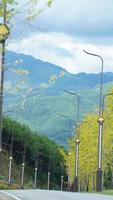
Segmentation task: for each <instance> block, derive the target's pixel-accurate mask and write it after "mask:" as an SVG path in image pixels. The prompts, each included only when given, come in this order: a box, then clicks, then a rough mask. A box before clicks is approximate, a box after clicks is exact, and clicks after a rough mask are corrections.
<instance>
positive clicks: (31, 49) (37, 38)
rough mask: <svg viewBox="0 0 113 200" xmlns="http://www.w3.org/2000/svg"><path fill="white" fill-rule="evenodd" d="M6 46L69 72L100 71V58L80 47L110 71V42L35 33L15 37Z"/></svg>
mask: <svg viewBox="0 0 113 200" xmlns="http://www.w3.org/2000/svg"><path fill="white" fill-rule="evenodd" d="M8 48H9V50H12V51H16V52H19V53H24V54H29V55H32V56H34V57H36V58H39V59H42V60H44V61H48V62H50V63H53V64H56V65H59V66H62V67H64V68H65V69H66V70H67V71H69V72H71V73H78V72H88V73H98V72H99V71H100V66H101V63H100V60H99V59H98V58H96V57H92V56H89V55H86V54H85V53H84V52H83V49H85V50H87V51H89V52H92V53H96V54H99V55H101V56H102V57H103V59H104V71H113V55H112V52H113V45H110V46H109V45H108V46H107V45H93V44H90V43H86V42H85V41H83V40H82V41H81V40H80V38H75V37H72V36H69V35H66V34H63V33H38V34H34V35H32V36H30V37H28V38H23V39H22V40H19V41H12V42H11V43H10V44H9V46H8Z"/></svg>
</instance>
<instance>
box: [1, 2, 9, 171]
mask: <svg viewBox="0 0 113 200" xmlns="http://www.w3.org/2000/svg"><path fill="white" fill-rule="evenodd" d="M1 6H2V8H3V16H2V18H3V22H2V23H1V24H0V30H1V31H0V49H1V55H0V163H1V153H2V124H3V94H4V69H5V51H6V49H5V46H6V45H5V41H6V39H7V38H8V36H9V34H10V30H9V28H8V26H7V25H6V14H7V11H6V1H3V0H2V2H1ZM0 171H1V167H0Z"/></svg>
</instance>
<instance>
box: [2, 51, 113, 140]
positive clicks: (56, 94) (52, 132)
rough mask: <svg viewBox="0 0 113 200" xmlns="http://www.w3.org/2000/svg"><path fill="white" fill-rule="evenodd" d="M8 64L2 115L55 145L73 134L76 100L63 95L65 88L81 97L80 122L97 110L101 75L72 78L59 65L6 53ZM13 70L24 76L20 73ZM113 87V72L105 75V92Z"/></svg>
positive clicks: (71, 75)
mask: <svg viewBox="0 0 113 200" xmlns="http://www.w3.org/2000/svg"><path fill="white" fill-rule="evenodd" d="M7 63H8V66H9V70H7V71H6V75H5V80H6V90H5V91H6V92H5V104H4V110H5V114H6V115H7V114H8V115H10V116H11V117H12V118H14V119H15V118H16V119H17V120H18V121H19V122H21V123H25V124H27V125H29V127H31V128H32V129H33V130H35V131H37V132H40V133H42V134H46V135H48V136H49V137H50V138H52V139H54V140H55V141H56V142H58V143H61V144H66V143H67V139H68V138H69V137H71V135H72V134H73V133H74V128H73V126H74V125H75V115H76V108H77V105H76V99H75V96H70V95H68V94H66V93H65V92H64V91H65V90H66V89H67V90H73V91H75V92H76V93H78V94H79V95H80V99H81V101H80V120H82V119H83V117H84V115H85V114H86V113H88V112H92V111H94V109H95V108H97V105H98V102H99V82H100V74H86V73H80V74H76V75H73V74H70V73H68V72H67V71H66V70H64V69H62V68H61V67H59V66H55V65H52V64H50V63H46V62H43V61H41V60H37V59H35V58H33V57H31V56H27V55H23V54H16V53H14V52H8V53H7ZM15 69H16V70H17V69H18V70H20V69H24V70H26V72H27V73H23V74H22V73H20V74H19V73H17V72H16V71H15ZM112 84H113V73H110V72H109V73H105V74H104V90H105V92H106V91H107V90H108V89H109V88H110V87H111V85H112ZM7 111H8V112H7ZM9 111H11V112H9ZM62 115H66V116H68V118H67V117H63V116H62Z"/></svg>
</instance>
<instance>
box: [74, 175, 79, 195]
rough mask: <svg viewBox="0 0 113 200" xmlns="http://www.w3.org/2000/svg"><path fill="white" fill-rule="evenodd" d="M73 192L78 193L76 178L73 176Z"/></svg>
mask: <svg viewBox="0 0 113 200" xmlns="http://www.w3.org/2000/svg"><path fill="white" fill-rule="evenodd" d="M73 192H78V177H77V176H75V179H74V183H73Z"/></svg>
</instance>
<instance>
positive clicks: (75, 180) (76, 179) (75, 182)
mask: <svg viewBox="0 0 113 200" xmlns="http://www.w3.org/2000/svg"><path fill="white" fill-rule="evenodd" d="M65 92H66V93H68V94H70V95H74V96H76V97H77V115H76V130H77V131H78V127H79V108H80V97H79V95H78V94H76V93H75V92H70V91H67V90H66V91H65ZM79 143H80V141H79V139H76V141H75V144H76V147H75V178H74V185H73V186H74V188H73V189H74V191H75V192H77V191H78V157H79Z"/></svg>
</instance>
